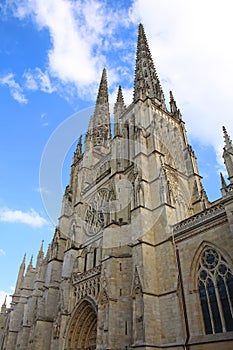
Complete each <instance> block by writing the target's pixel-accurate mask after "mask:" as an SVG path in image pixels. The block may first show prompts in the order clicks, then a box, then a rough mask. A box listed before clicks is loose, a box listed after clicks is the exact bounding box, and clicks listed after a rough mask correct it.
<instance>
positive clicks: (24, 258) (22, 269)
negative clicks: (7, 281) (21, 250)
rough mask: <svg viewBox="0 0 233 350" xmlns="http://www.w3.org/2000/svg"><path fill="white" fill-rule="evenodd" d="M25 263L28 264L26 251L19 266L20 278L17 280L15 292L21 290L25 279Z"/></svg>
mask: <svg viewBox="0 0 233 350" xmlns="http://www.w3.org/2000/svg"><path fill="white" fill-rule="evenodd" d="M25 264H26V253H25V254H24V257H23V260H22V262H21V265H20V267H19V273H18V278H17V282H16V287H15V293H18V292H19V289H20V287H21V284H22V282H23V279H24V272H25Z"/></svg>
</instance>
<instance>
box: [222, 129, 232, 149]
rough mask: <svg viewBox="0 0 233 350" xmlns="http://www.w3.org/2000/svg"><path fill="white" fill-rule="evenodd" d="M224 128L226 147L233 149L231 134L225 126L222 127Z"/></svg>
mask: <svg viewBox="0 0 233 350" xmlns="http://www.w3.org/2000/svg"><path fill="white" fill-rule="evenodd" d="M222 130H223V136H224V140H225V149H226V150H229V149H233V145H232V141H231V139H230V136H229V135H228V133H227V130H226V128H225V126H223V127H222Z"/></svg>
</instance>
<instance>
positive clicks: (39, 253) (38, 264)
mask: <svg viewBox="0 0 233 350" xmlns="http://www.w3.org/2000/svg"><path fill="white" fill-rule="evenodd" d="M43 246H44V240H42V243H41V246H40V250H39V252H38V255H37V261H36V267H39V266H40V265H41V263H42V261H43V258H44V249H43Z"/></svg>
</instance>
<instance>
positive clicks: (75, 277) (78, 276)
mask: <svg viewBox="0 0 233 350" xmlns="http://www.w3.org/2000/svg"><path fill="white" fill-rule="evenodd" d="M100 271H101V266H100V265H99V266H96V267H94V268H93V269H90V270H88V271H86V272H82V273H80V272H73V274H72V282H73V284H77V283H80V282H82V281H85V280H87V279H89V278H91V277H94V276H96V275H99V274H100Z"/></svg>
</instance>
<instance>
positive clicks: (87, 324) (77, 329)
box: [65, 297, 97, 350]
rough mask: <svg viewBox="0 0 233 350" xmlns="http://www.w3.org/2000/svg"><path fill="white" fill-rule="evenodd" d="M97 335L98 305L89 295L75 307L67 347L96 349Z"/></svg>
mask: <svg viewBox="0 0 233 350" xmlns="http://www.w3.org/2000/svg"><path fill="white" fill-rule="evenodd" d="M96 336H97V305H96V304H95V302H94V300H93V299H91V298H90V297H87V298H85V299H83V300H82V301H80V303H78V305H77V306H76V308H75V309H74V311H73V313H72V316H71V319H70V321H69V324H68V327H67V332H66V337H65V338H66V340H65V349H67V350H71V349H77V350H81V349H82V350H90V349H91V350H94V349H96Z"/></svg>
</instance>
